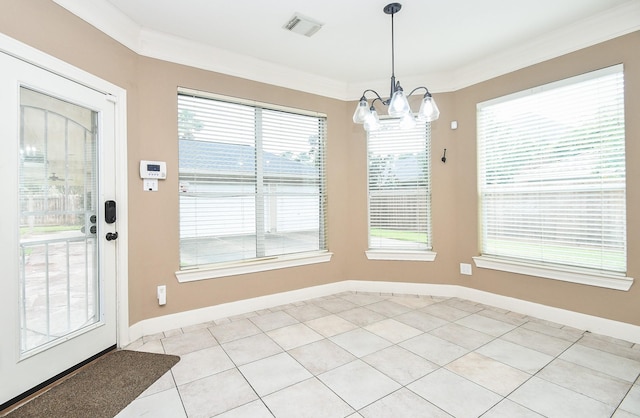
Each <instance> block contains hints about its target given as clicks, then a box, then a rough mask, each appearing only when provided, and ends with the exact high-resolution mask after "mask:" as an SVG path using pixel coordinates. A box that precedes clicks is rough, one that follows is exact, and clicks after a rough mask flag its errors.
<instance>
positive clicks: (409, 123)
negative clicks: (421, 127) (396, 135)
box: [400, 112, 416, 129]
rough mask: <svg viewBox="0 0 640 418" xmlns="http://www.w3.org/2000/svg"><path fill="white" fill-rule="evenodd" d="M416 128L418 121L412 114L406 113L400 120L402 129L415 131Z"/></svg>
mask: <svg viewBox="0 0 640 418" xmlns="http://www.w3.org/2000/svg"><path fill="white" fill-rule="evenodd" d="M415 127H416V119H415V118H414V117H413V115H412V114H411V112H409V113H406V114H405V115H404V116H403V117H402V118H401V119H400V129H413V128H415Z"/></svg>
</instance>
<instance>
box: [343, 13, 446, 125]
mask: <svg viewBox="0 0 640 418" xmlns="http://www.w3.org/2000/svg"><path fill="white" fill-rule="evenodd" d="M401 8H402V5H401V4H400V3H390V4H387V5H386V6H385V7H384V9H382V10H383V11H384V12H385V13H386V14H388V15H391V93H390V94H389V98H388V99H386V100H384V99H383V98H382V97H380V95H379V94H378V93H377V92H376V91H375V90H371V89H367V90H365V91H364V92H363V93H362V97H361V98H360V101H359V102H358V106H357V107H356V111H355V112H354V114H353V122H354V123H361V124H363V125H364V129H365V130H366V131H375V130H378V129H380V128H381V126H382V125H381V124H380V119H379V117H378V112H377V111H376V108H375V106H374V104H375V102H376V101H380V103H382V104H383V105H384V106H387V107H388V114H389V116H391V117H392V118H399V119H400V128H412V127H414V126H415V125H416V119H415V118H416V117H414V115H413V113H412V112H411V107H410V106H409V100H408V99H407V97H409V96H411V95H412V94H413V93H415V92H416V91H418V90H422V89H424V91H425V93H424V96H423V97H422V103H421V104H420V110H419V111H418V114H417V118H418V119H420V120H424V121H427V122H431V121H434V120H436V119H438V117H439V116H440V110H438V106H437V105H436V102H435V100H433V97H432V96H431V93H429V89H427V88H426V87H416V88H415V89H413V90H412V91H411V93H409V94H408V95H405V94H404V90H403V89H402V87H401V86H400V81H398V82H396V76H395V45H394V41H395V39H394V33H393V15H394V14H396V13H398V12H399V11H400V9H401ZM367 93H372V94H373V95H375V97H374V98H373V100H372V101H371V104H369V102H368V101H367V97H366V95H367Z"/></svg>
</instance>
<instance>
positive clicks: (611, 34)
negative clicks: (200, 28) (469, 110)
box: [53, 0, 640, 100]
mask: <svg viewBox="0 0 640 418" xmlns="http://www.w3.org/2000/svg"><path fill="white" fill-rule="evenodd" d="M53 1H54V2H55V3H57V4H58V5H60V6H61V7H63V8H65V9H67V10H68V11H69V12H71V13H73V14H74V15H76V16H78V17H79V18H81V19H82V20H84V21H86V22H87V23H89V24H91V25H92V26H94V27H96V28H97V29H98V30H100V31H102V32H104V33H105V34H106V35H108V36H110V37H112V38H113V39H115V40H116V41H118V42H120V43H121V44H123V45H124V46H126V47H127V48H129V49H131V50H132V51H134V52H136V53H137V54H139V55H142V56H146V57H150V58H157V59H161V60H164V61H169V62H174V63H177V64H183V65H188V66H191V67H196V68H201V69H205V70H209V71H214V72H219V73H222V74H227V75H231V76H235V77H241V78H245V79H248V80H253V81H257V82H262V83H266V84H272V85H275V86H279V87H285V88H290V89H294V90H298V91H303V92H307V93H312V94H318V95H321V96H326V97H331V98H335V99H340V100H357V99H358V98H359V97H360V95H361V94H362V91H364V90H365V89H366V88H379V89H380V90H379V91H386V90H385V89H386V88H388V85H389V81H388V80H387V79H385V80H372V81H371V82H358V83H346V82H341V81H339V80H335V79H330V78H326V77H321V76H318V75H315V74H309V73H305V72H303V71H298V70H294V69H291V68H288V67H285V66H281V65H277V64H274V63H271V62H267V61H263V60H259V59H257V58H254V57H250V56H246V55H241V54H236V53H234V52H231V51H228V50H223V49H220V48H215V47H212V46H209V45H205V44H203V43H198V42H194V41H190V40H187V39H184V38H179V37H176V36H172V35H168V34H165V33H160V32H156V31H151V30H148V29H145V28H142V27H141V26H139V25H138V24H136V23H135V22H134V21H132V20H131V19H129V18H128V17H127V16H125V15H124V14H123V13H122V12H121V11H120V10H118V9H117V8H115V7H114V6H112V5H111V4H110V3H109V2H107V1H104V0H96V1H91V2H87V1H86V0H53ZM637 30H640V2H639V1H637V0H629V1H628V2H626V3H623V4H622V5H620V6H617V7H614V8H612V9H609V10H607V11H606V12H604V13H601V14H599V15H597V16H592V17H590V18H587V19H583V20H581V21H577V22H575V23H573V24H571V25H568V26H567V27H565V28H562V29H560V30H556V31H552V32H549V33H547V34H546V35H544V36H541V37H539V38H536V39H533V40H531V41H529V42H527V43H525V44H521V45H518V46H517V47H515V48H510V49H507V50H504V51H501V52H499V53H497V54H493V55H490V56H487V57H486V58H484V59H482V60H480V61H476V62H474V63H471V64H469V65H465V66H462V67H460V68H458V69H457V70H455V71H449V72H443V73H437V74H428V75H427V74H423V75H409V76H403V78H402V80H403V84H405V85H407V86H411V85H413V84H414V83H412V81H414V80H415V82H417V83H419V84H416V85H420V84H423V83H424V80H429V81H428V82H429V86H428V87H429V90H430V91H431V92H433V93H443V92H451V91H456V90H459V89H461V88H464V87H468V86H471V85H473V84H477V83H479V82H482V81H486V80H489V79H491V78H495V77H498V76H500V75H504V74H507V73H510V72H512V71H516V70H519V69H522V68H525V67H528V66H530V65H533V64H537V63H540V62H543V61H546V60H549V59H552V58H556V57H559V56H561V55H564V54H567V53H570V52H574V51H577V50H579V49H583V48H586V47H589V46H592V45H595V44H598V43H601V42H604V41H607V40H610V39H613V38H616V37H618V36H622V35H625V34H628V33H631V32H635V31H637ZM427 76H428V77H427Z"/></svg>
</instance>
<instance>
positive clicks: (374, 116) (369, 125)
mask: <svg viewBox="0 0 640 418" xmlns="http://www.w3.org/2000/svg"><path fill="white" fill-rule="evenodd" d="M380 128H382V124H381V123H380V118H379V117H378V112H376V109H375V108H374V107H373V106H371V109H370V111H369V114H368V115H367V116H366V118H365V121H364V129H365V131H367V132H371V131H377V130H379V129H380Z"/></svg>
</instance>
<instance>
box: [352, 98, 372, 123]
mask: <svg viewBox="0 0 640 418" xmlns="http://www.w3.org/2000/svg"><path fill="white" fill-rule="evenodd" d="M368 114H369V104H368V103H367V101H366V100H365V99H364V98H362V99H360V101H359V102H358V106H357V107H356V111H355V112H354V113H353V122H354V123H364V120H365V118H366V117H367V115H368Z"/></svg>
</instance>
